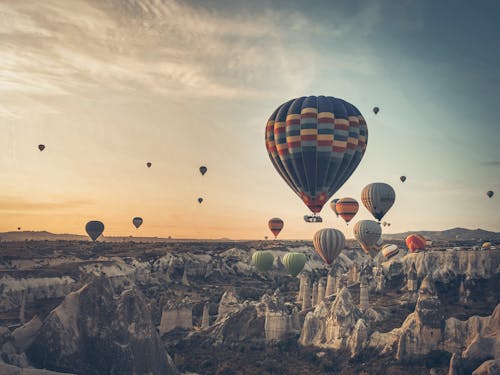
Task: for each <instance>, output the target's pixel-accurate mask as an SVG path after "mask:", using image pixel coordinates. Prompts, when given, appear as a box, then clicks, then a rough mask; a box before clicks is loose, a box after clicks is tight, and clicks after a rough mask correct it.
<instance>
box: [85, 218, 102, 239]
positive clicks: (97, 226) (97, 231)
mask: <svg viewBox="0 0 500 375" xmlns="http://www.w3.org/2000/svg"><path fill="white" fill-rule="evenodd" d="M85 231H86V232H87V234H88V235H89V237H90V238H91V239H92V241H95V240H97V238H98V237H99V236H100V235H101V234H102V232H104V224H103V223H102V222H101V221H96V220H92V221H89V222H88V223H87V225H85Z"/></svg>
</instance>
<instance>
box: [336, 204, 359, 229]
mask: <svg viewBox="0 0 500 375" xmlns="http://www.w3.org/2000/svg"><path fill="white" fill-rule="evenodd" d="M335 209H336V210H337V212H338V214H339V215H340V216H341V217H342V219H344V220H345V222H346V223H349V222H350V221H351V220H352V218H353V217H354V216H356V214H357V213H358V210H359V203H358V201H357V200H356V199H354V198H342V199H339V201H338V202H337V204H335Z"/></svg>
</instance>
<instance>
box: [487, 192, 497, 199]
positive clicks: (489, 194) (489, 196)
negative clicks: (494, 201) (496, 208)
mask: <svg viewBox="0 0 500 375" xmlns="http://www.w3.org/2000/svg"><path fill="white" fill-rule="evenodd" d="M493 194H495V193H494V192H492V191H491V190H489V191H488V192H487V193H486V195H487V196H488V198H491V197H492V196H493Z"/></svg>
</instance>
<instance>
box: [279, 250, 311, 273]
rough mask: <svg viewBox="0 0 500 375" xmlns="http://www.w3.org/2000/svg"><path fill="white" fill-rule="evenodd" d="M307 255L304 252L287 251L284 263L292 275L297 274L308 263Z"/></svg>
mask: <svg viewBox="0 0 500 375" xmlns="http://www.w3.org/2000/svg"><path fill="white" fill-rule="evenodd" d="M306 260H307V259H306V256H305V255H304V254H302V253H286V254H285V256H284V257H283V265H284V266H285V268H286V270H287V271H288V273H289V274H290V275H292V276H293V277H295V276H297V275H298V274H299V273H300V271H302V269H303V268H304V266H305V264H306Z"/></svg>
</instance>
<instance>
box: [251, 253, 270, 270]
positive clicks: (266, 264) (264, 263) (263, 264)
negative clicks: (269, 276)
mask: <svg viewBox="0 0 500 375" xmlns="http://www.w3.org/2000/svg"><path fill="white" fill-rule="evenodd" d="M273 261H274V257H273V254H271V253H270V252H269V251H256V252H255V253H253V255H252V263H253V265H254V266H255V267H256V268H257V269H258V270H259V271H262V272H266V271H269V270H270V269H271V268H272V267H273Z"/></svg>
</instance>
